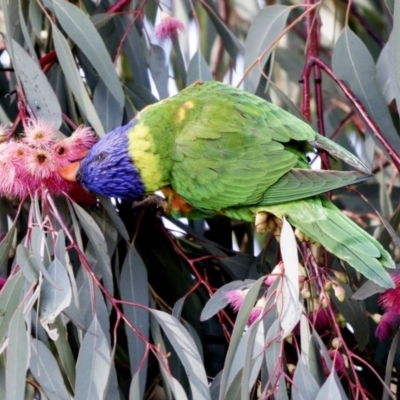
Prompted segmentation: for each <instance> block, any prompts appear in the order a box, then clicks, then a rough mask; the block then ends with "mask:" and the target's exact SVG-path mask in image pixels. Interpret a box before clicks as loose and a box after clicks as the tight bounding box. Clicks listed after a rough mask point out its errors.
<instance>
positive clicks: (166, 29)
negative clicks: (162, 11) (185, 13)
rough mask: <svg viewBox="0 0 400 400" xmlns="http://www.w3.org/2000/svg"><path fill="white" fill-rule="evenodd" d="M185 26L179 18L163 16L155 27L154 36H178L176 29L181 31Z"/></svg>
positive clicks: (167, 37) (171, 37)
mask: <svg viewBox="0 0 400 400" xmlns="http://www.w3.org/2000/svg"><path fill="white" fill-rule="evenodd" d="M184 29H185V27H184V26H183V23H182V22H181V21H179V19H177V18H174V17H167V18H164V19H163V20H162V21H161V22H160V23H159V24H158V25H157V26H156V28H155V30H154V36H155V37H156V38H157V39H158V40H165V39H170V40H172V39H174V38H176V37H177V36H178V31H183V30H184Z"/></svg>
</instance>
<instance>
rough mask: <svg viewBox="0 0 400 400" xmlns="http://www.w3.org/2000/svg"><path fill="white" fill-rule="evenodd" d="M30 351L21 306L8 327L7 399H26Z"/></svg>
mask: <svg viewBox="0 0 400 400" xmlns="http://www.w3.org/2000/svg"><path fill="white" fill-rule="evenodd" d="M29 353H30V352H29V343H28V333H27V331H26V325H25V319H24V314H23V309H22V307H19V308H18V309H17V310H16V311H15V313H14V315H13V317H12V318H11V321H10V326H9V328H8V348H7V369H6V400H23V399H25V379H26V371H27V369H28V361H29Z"/></svg>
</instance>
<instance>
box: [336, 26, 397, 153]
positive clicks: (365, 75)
mask: <svg viewBox="0 0 400 400" xmlns="http://www.w3.org/2000/svg"><path fill="white" fill-rule="evenodd" d="M332 67H333V71H334V72H335V74H336V76H337V77H338V78H339V79H342V80H344V81H346V82H347V83H348V84H349V85H350V87H351V90H352V91H353V93H354V94H355V95H356V96H357V98H358V99H359V100H360V102H361V103H362V104H363V106H364V108H365V110H366V111H367V112H368V114H369V115H370V116H371V118H372V119H373V120H374V121H375V122H376V123H377V124H378V126H379V128H380V130H381V132H382V134H383V135H384V136H385V137H386V139H387V140H388V141H389V142H390V143H391V145H392V146H393V147H395V148H400V138H399V135H398V133H397V132H396V129H395V128H394V126H393V122H392V119H391V116H390V113H389V110H388V108H387V106H386V102H385V99H384V98H383V96H382V94H381V92H380V90H379V88H378V86H377V83H376V79H375V73H376V70H375V63H374V60H373V59H372V56H371V54H370V53H369V51H368V49H367V48H366V46H365V45H364V44H363V43H362V41H361V40H360V38H359V37H357V36H356V35H355V34H354V32H353V31H351V30H350V29H349V28H345V29H343V31H342V33H341V34H340V36H339V39H338V40H337V42H336V46H335V49H334V51H333V55H332Z"/></svg>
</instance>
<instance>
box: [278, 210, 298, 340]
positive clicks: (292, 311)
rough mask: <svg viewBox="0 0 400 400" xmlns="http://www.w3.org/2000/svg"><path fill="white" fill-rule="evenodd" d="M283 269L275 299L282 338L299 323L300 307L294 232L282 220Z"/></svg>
mask: <svg viewBox="0 0 400 400" xmlns="http://www.w3.org/2000/svg"><path fill="white" fill-rule="evenodd" d="M280 247H281V254H282V262H283V268H284V271H285V273H284V275H283V285H282V291H281V293H279V294H278V297H277V309H278V315H279V320H280V325H281V328H282V330H283V332H282V336H283V337H285V336H287V335H288V334H289V333H290V332H291V331H292V329H293V328H294V327H295V326H296V325H297V323H298V322H299V321H300V317H301V313H302V305H301V303H300V288H299V258H298V254H297V243H296V238H295V236H294V232H293V229H292V227H291V226H290V224H289V222H287V221H286V219H285V218H283V226H282V231H281V240H280Z"/></svg>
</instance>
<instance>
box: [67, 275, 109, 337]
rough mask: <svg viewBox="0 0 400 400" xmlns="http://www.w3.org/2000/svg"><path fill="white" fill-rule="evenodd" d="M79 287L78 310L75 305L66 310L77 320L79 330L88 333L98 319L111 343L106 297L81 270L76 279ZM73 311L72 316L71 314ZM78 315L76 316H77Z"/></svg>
mask: <svg viewBox="0 0 400 400" xmlns="http://www.w3.org/2000/svg"><path fill="white" fill-rule="evenodd" d="M76 283H77V287H78V294H79V303H78V307H79V308H78V309H76V306H75V305H74V303H71V305H70V306H69V307H68V308H67V309H66V310H65V311H66V314H67V315H68V316H70V317H73V318H77V319H76V324H77V326H78V327H79V328H81V329H82V330H83V332H86V331H87V330H88V329H89V325H90V324H92V323H93V319H94V318H95V317H96V319H97V320H98V322H99V324H100V326H101V329H102V331H103V333H104V335H105V337H106V339H107V340H108V341H110V320H109V315H108V311H107V307H106V304H105V301H104V297H103V295H102V293H101V291H100V289H99V287H98V286H97V285H93V283H92V282H91V278H90V275H89V274H88V273H87V272H86V271H85V270H81V271H80V273H79V274H78V276H77V278H76ZM71 311H72V314H70V313H71ZM77 313H78V315H75V314H77Z"/></svg>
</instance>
